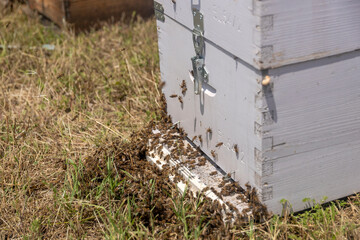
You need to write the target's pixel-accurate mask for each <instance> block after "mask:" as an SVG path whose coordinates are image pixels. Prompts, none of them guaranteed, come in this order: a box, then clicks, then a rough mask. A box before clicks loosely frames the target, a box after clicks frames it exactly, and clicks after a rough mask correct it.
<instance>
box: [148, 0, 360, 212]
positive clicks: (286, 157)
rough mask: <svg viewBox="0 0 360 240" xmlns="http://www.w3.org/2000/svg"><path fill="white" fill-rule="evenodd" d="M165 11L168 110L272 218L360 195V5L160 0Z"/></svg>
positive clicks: (326, 0) (162, 44)
mask: <svg viewBox="0 0 360 240" xmlns="http://www.w3.org/2000/svg"><path fill="white" fill-rule="evenodd" d="M155 9H156V10H155V12H156V16H157V19H158V21H157V23H158V35H159V53H160V63H161V77H162V80H163V81H164V82H166V85H165V87H164V89H163V91H164V93H165V96H166V98H167V103H168V113H169V114H170V115H171V116H172V119H173V122H179V124H180V126H181V127H183V128H184V129H185V131H186V132H187V133H188V135H189V138H190V139H191V138H193V137H194V136H199V135H201V136H202V139H203V141H202V143H200V141H199V140H195V143H196V144H198V145H200V146H201V149H202V150H203V151H204V152H205V153H206V154H207V155H208V156H209V157H210V158H212V159H213V160H214V161H215V162H216V163H217V165H219V166H220V167H221V168H222V169H223V170H224V171H225V172H228V173H231V174H232V177H233V178H234V179H235V180H236V181H238V182H239V183H240V184H241V185H244V184H246V183H247V182H249V183H250V185H252V186H254V187H256V188H257V189H258V192H259V194H260V196H261V198H262V201H263V202H264V203H265V204H266V205H267V207H268V208H269V210H270V211H272V212H274V213H281V211H282V204H281V203H280V201H281V200H282V199H286V200H288V201H289V202H290V204H291V205H292V207H293V210H294V211H298V210H302V209H304V208H305V207H306V204H305V203H303V201H302V200H303V199H304V198H311V199H315V200H318V201H319V200H321V199H322V198H323V197H325V196H326V197H328V200H333V199H337V198H340V197H344V196H346V195H350V194H353V193H355V192H358V191H360V174H359V171H360V51H357V49H360V1H359V0H321V1H320V0H302V1H299V0H263V1H260V0H237V1H234V0H221V1H220V0H198V1H197V2H196V1H195V0H191V1H190V0H177V1H170V0H157V2H155ZM202 36H204V37H202ZM202 40H203V42H204V45H202ZM194 41H196V42H197V43H198V44H197V45H196V44H194ZM194 66H195V67H194ZM268 77H270V83H269V84H267V82H266V81H265V82H264V84H265V86H264V85H263V84H262V83H263V80H264V79H265V80H268ZM183 80H185V82H186V85H187V89H188V90H187V92H186V94H185V95H183V94H182V89H181V87H180V85H181V83H182V81H183ZM195 83H196V84H199V85H196V84H195ZM196 89H201V91H200V93H199V92H198V93H197V94H196V93H195V90H196ZM174 94H176V95H178V96H181V97H182V100H183V103H180V102H179V100H178V98H171V97H170V96H171V95H174ZM209 128H211V130H212V133H209V132H207V130H208V129H209ZM218 143H223V145H222V146H220V147H217V146H216V145H217V144H218ZM235 146H236V147H235ZM236 152H237V153H236ZM213 156H215V157H213Z"/></svg>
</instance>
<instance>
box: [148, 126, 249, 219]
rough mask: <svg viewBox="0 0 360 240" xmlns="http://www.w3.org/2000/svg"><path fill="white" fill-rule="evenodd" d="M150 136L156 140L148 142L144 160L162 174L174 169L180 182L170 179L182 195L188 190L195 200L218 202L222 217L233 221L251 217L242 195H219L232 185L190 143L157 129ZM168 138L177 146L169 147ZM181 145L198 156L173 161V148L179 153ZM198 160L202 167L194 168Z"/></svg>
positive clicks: (174, 158) (183, 156)
mask: <svg viewBox="0 0 360 240" xmlns="http://www.w3.org/2000/svg"><path fill="white" fill-rule="evenodd" d="M174 127H175V125H174ZM153 134H154V138H155V139H154V138H153V139H150V140H149V146H151V145H153V146H152V147H150V150H149V153H148V154H147V160H148V161H150V162H152V163H153V164H155V165H156V166H157V167H158V168H159V169H161V170H163V168H164V167H165V166H168V167H170V168H173V169H175V171H176V172H177V173H178V174H179V175H180V176H182V178H183V179H177V178H176V176H175V174H170V175H169V179H170V180H171V181H172V182H174V183H175V184H176V186H177V188H178V189H179V190H180V192H181V193H184V192H185V191H186V189H189V190H190V191H191V192H192V193H193V195H194V196H198V197H199V196H200V197H201V195H199V193H202V194H203V195H204V196H206V197H208V198H210V199H211V200H212V201H215V202H216V201H217V202H218V203H219V204H221V205H222V206H223V209H224V211H223V213H224V217H225V216H229V213H231V215H232V216H233V217H232V219H231V220H235V217H236V216H239V215H242V216H244V215H248V216H250V215H251V214H252V212H251V210H250V207H249V204H248V203H247V199H246V197H245V195H243V194H240V193H236V192H231V193H229V194H225V195H226V196H224V195H221V194H219V193H221V192H223V191H224V190H223V189H224V188H223V186H224V185H226V184H229V185H228V186H230V185H231V184H234V182H233V180H232V179H231V178H230V177H228V175H226V174H225V173H224V172H223V171H222V170H221V169H220V168H219V167H216V166H214V165H213V164H212V163H210V161H209V160H208V159H207V158H206V156H204V154H203V153H202V152H200V151H199V150H198V149H196V148H195V147H194V145H192V144H191V143H190V141H189V139H184V138H181V137H180V135H179V133H176V132H175V131H173V132H172V133H170V131H169V130H162V131H160V130H159V129H156V130H153ZM169 134H172V135H173V137H174V140H173V141H176V144H174V145H176V146H169V144H167V143H166V140H165V139H166V137H165V135H167V136H169ZM154 145H155V146H154ZM180 145H181V146H184V148H186V149H191V151H192V152H194V151H197V152H198V156H197V157H194V156H188V154H186V153H180V156H175V157H174V156H173V154H172V151H173V150H174V149H176V148H179V149H180V147H179V146H180ZM204 159H205V160H204ZM199 160H200V162H201V164H195V163H196V162H198V161H199ZM189 162H190V163H191V162H192V164H190V167H189V166H186V165H188V164H186V163H189ZM221 185H223V186H221ZM230 189H231V188H230ZM240 196H241V197H240ZM227 220H229V219H227Z"/></svg>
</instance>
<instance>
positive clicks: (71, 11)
mask: <svg viewBox="0 0 360 240" xmlns="http://www.w3.org/2000/svg"><path fill="white" fill-rule="evenodd" d="M29 6H30V7H31V8H32V9H35V10H37V11H38V12H40V13H42V14H44V15H45V16H46V17H48V18H50V19H51V20H52V21H54V22H55V23H56V24H58V25H60V26H61V25H62V24H63V23H64V21H66V22H67V23H70V24H73V25H74V26H75V27H76V28H77V29H82V28H88V27H91V26H92V25H93V24H95V23H97V22H99V21H106V20H109V19H114V20H119V19H121V17H122V16H123V15H124V14H125V15H126V16H128V17H129V16H131V15H132V14H133V13H134V12H136V13H137V14H139V15H141V16H143V17H148V16H151V15H152V13H153V1H152V0H131V1H126V0H102V1H98V0H29Z"/></svg>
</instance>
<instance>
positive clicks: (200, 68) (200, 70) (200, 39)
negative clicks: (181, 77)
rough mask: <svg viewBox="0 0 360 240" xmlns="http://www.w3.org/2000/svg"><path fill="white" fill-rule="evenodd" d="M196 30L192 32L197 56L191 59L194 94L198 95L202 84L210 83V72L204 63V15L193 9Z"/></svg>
mask: <svg viewBox="0 0 360 240" xmlns="http://www.w3.org/2000/svg"><path fill="white" fill-rule="evenodd" d="M193 18H194V30H193V32H192V36H193V43H194V49H195V53H196V56H195V57H193V58H191V61H192V66H193V74H194V92H195V94H196V95H198V94H200V93H201V89H202V84H203V83H204V82H208V80H209V72H208V71H207V69H206V67H205V63H204V51H205V39H204V16H203V15H202V13H201V12H200V11H199V10H197V9H193Z"/></svg>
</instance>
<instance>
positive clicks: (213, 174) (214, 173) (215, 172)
mask: <svg viewBox="0 0 360 240" xmlns="http://www.w3.org/2000/svg"><path fill="white" fill-rule="evenodd" d="M216 174H218V172H217V171H213V172H211V173H210V174H209V175H210V176H215V175H216Z"/></svg>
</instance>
